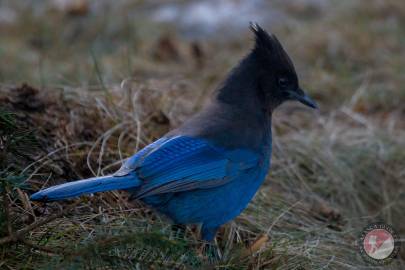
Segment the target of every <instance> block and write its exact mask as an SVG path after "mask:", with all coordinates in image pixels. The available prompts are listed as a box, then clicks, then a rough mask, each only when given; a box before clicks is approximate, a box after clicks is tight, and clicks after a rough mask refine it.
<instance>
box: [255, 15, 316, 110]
mask: <svg viewBox="0 0 405 270" xmlns="http://www.w3.org/2000/svg"><path fill="white" fill-rule="evenodd" d="M250 28H251V30H252V31H253V33H254V34H255V46H254V48H253V50H252V52H251V55H250V57H253V58H254V61H255V63H256V69H255V72H256V73H257V74H256V76H257V83H258V88H259V89H258V90H259V91H260V95H261V96H262V98H263V99H264V100H265V101H266V103H267V104H268V105H270V106H271V109H274V108H275V107H277V106H278V105H280V104H281V103H283V102H284V101H287V100H297V101H299V102H301V103H303V104H305V105H307V106H309V107H312V108H317V105H316V103H315V101H313V100H312V99H311V98H310V97H308V96H307V95H306V94H305V92H304V91H303V90H302V89H301V88H300V86H299V83H298V77H297V74H296V72H295V68H294V65H293V63H292V61H291V59H290V57H289V56H288V54H287V53H286V51H285V50H284V49H283V47H282V46H281V44H280V42H279V41H278V39H277V38H276V36H274V35H273V34H268V33H267V32H266V31H265V30H263V29H262V28H261V27H260V26H259V25H258V24H256V23H251V25H250Z"/></svg>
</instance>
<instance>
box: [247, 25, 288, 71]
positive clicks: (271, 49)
mask: <svg viewBox="0 0 405 270" xmlns="http://www.w3.org/2000/svg"><path fill="white" fill-rule="evenodd" d="M250 29H251V30H252V32H253V33H254V34H255V46H254V48H253V51H256V52H257V53H259V54H260V55H262V56H264V57H270V58H271V59H272V60H277V61H280V63H284V64H286V65H288V66H290V67H291V68H293V65H292V62H291V59H290V57H289V56H288V54H287V53H286V51H285V50H284V49H283V46H282V45H281V43H280V41H278V39H277V37H276V36H275V35H274V34H271V33H270V34H269V33H267V32H266V31H265V30H264V29H263V28H261V27H260V25H259V24H257V23H254V22H251V23H250Z"/></svg>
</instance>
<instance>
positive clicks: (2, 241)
mask: <svg viewBox="0 0 405 270" xmlns="http://www.w3.org/2000/svg"><path fill="white" fill-rule="evenodd" d="M77 204H79V201H78V202H75V203H74V204H72V205H69V206H68V207H66V208H65V209H63V210H61V211H60V212H59V213H56V214H53V215H51V216H49V217H47V218H44V219H41V220H38V221H35V222H33V223H31V224H30V225H28V226H27V227H25V228H23V229H21V230H18V231H17V232H15V233H14V234H13V235H9V236H6V237H3V238H0V245H4V244H7V243H11V242H18V241H21V239H22V238H23V236H24V235H25V234H27V233H29V232H30V231H32V230H34V229H36V228H38V227H41V226H42V225H45V224H47V223H49V222H51V221H53V220H55V219H57V218H59V217H61V216H63V215H64V214H65V213H66V212H68V211H70V210H71V209H72V208H74V207H76V205H77Z"/></svg>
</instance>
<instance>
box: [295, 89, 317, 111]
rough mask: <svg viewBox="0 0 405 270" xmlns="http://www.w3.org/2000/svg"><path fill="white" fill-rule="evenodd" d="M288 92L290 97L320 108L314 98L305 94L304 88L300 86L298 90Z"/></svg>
mask: <svg viewBox="0 0 405 270" xmlns="http://www.w3.org/2000/svg"><path fill="white" fill-rule="evenodd" d="M288 94H289V98H290V99H294V100H298V101H299V102H301V103H302V104H304V105H307V106H308V107H311V108H314V109H318V104H316V102H315V101H314V100H313V99H312V98H310V97H309V96H307V94H305V92H304V90H302V89H301V88H298V90H296V91H288Z"/></svg>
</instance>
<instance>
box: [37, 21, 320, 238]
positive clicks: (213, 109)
mask: <svg viewBox="0 0 405 270" xmlns="http://www.w3.org/2000/svg"><path fill="white" fill-rule="evenodd" d="M250 28H251V30H252V31H253V33H254V35H255V45H254V47H253V49H252V50H251V51H250V52H249V54H248V55H247V56H245V58H244V59H242V61H241V62H240V63H239V64H238V65H237V66H236V67H235V68H234V69H233V70H232V71H231V72H230V74H229V75H228V77H227V79H226V80H225V81H224V82H223V83H222V84H221V85H220V86H219V87H218V89H217V90H216V91H215V93H214V97H213V99H212V100H211V103H210V104H209V105H208V106H207V107H205V108H204V109H203V110H202V111H201V112H200V113H198V114H197V115H195V116H194V117H192V118H191V119H189V120H188V121H186V122H185V123H184V124H183V125H182V126H180V127H179V128H177V129H175V130H172V131H171V132H169V133H168V134H166V135H165V136H164V137H162V138H161V139H159V140H157V141H155V142H153V143H152V144H150V145H148V146H146V147H145V148H143V149H142V150H141V151H139V152H138V153H136V154H135V155H133V156H132V157H130V158H129V159H127V160H126V162H125V163H124V164H123V165H122V167H121V168H120V169H119V170H118V171H117V172H116V173H114V174H112V175H109V176H103V177H94V178H90V179H85V180H80V181H75V182H69V183H65V184H62V185H57V186H53V187H50V188H47V189H45V190H41V191H39V192H37V193H35V194H33V195H32V196H31V200H34V201H57V200H62V199H67V198H71V197H76V196H79V195H82V194H88V193H95V192H101V191H109V190H118V189H122V190H128V191H129V192H130V193H131V195H132V196H131V198H132V199H139V200H141V201H143V202H145V203H146V204H147V205H149V206H151V207H152V208H154V209H156V210H158V212H160V213H163V214H165V215H167V216H168V217H169V218H170V219H171V220H172V221H173V222H174V223H175V224H201V238H202V239H203V240H206V241H211V240H213V238H214V237H215V234H216V232H217V230H218V228H219V227H220V226H221V225H223V224H225V223H227V222H228V221H230V220H232V219H233V218H235V217H236V216H238V215H239V214H240V213H241V212H242V211H243V210H244V209H245V208H246V206H247V205H248V203H249V202H250V201H251V199H252V198H253V196H254V195H255V193H256V192H257V190H258V189H259V187H260V185H261V184H262V183H263V180H264V179H265V177H266V174H267V173H268V171H269V168H270V157H271V140H272V137H271V117H272V112H273V111H274V110H275V109H276V108H277V107H278V106H279V105H280V104H282V103H283V102H284V101H288V100H297V101H300V102H301V103H303V104H305V105H307V106H309V107H313V108H316V107H317V105H316V103H315V102H314V101H313V100H312V99H310V98H309V97H308V96H307V95H306V94H305V93H304V91H303V90H301V88H300V86H299V84H298V78H297V74H296V72H295V69H294V66H293V63H292V61H291V59H290V58H289V56H288V55H287V53H286V52H285V50H284V49H283V47H282V46H281V44H280V42H279V41H278V40H277V38H276V37H275V36H274V35H273V34H268V33H267V32H266V31H265V30H263V29H262V28H261V27H260V26H259V25H257V24H251V27H250Z"/></svg>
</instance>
